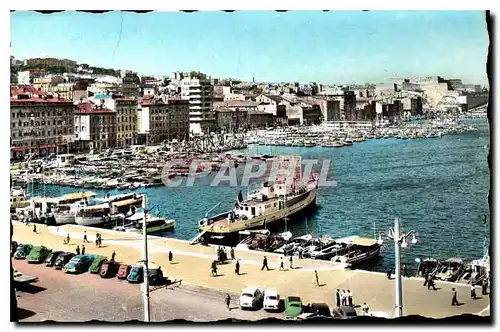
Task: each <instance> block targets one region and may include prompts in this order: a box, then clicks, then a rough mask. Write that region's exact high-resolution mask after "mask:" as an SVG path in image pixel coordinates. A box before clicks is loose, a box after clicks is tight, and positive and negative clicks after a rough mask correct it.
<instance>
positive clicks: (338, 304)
mask: <svg viewBox="0 0 500 332" xmlns="http://www.w3.org/2000/svg"><path fill="white" fill-rule="evenodd" d="M339 291H340V290H338V289H337V293H335V299H336V301H337V302H336V305H337V308H338V307H340V293H339Z"/></svg>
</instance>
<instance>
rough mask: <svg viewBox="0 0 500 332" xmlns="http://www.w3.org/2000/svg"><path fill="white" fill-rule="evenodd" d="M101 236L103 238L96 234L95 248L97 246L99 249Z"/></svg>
mask: <svg viewBox="0 0 500 332" xmlns="http://www.w3.org/2000/svg"><path fill="white" fill-rule="evenodd" d="M100 236H101V235H100V234H99V233H96V235H95V246H96V247H99V237H100Z"/></svg>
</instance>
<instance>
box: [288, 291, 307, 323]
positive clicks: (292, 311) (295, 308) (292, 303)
mask: <svg viewBox="0 0 500 332" xmlns="http://www.w3.org/2000/svg"><path fill="white" fill-rule="evenodd" d="M302 310H303V309H302V300H301V299H300V297H298V296H287V297H286V298H285V318H286V319H294V318H296V317H297V316H298V315H300V314H301V313H302Z"/></svg>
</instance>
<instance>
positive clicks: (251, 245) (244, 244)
mask: <svg viewBox="0 0 500 332" xmlns="http://www.w3.org/2000/svg"><path fill="white" fill-rule="evenodd" d="M238 234H239V235H240V236H241V235H243V236H244V239H243V240H242V241H240V243H238V245H236V249H239V250H257V249H259V248H264V247H265V241H266V240H267V238H268V237H269V235H270V234H271V232H270V231H269V230H268V229H256V230H245V231H240V232H238Z"/></svg>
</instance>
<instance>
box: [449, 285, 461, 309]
mask: <svg viewBox="0 0 500 332" xmlns="http://www.w3.org/2000/svg"><path fill="white" fill-rule="evenodd" d="M451 290H452V292H453V298H452V299H451V305H452V306H455V305H460V303H458V300H457V291H456V290H455V288H452V289H451Z"/></svg>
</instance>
